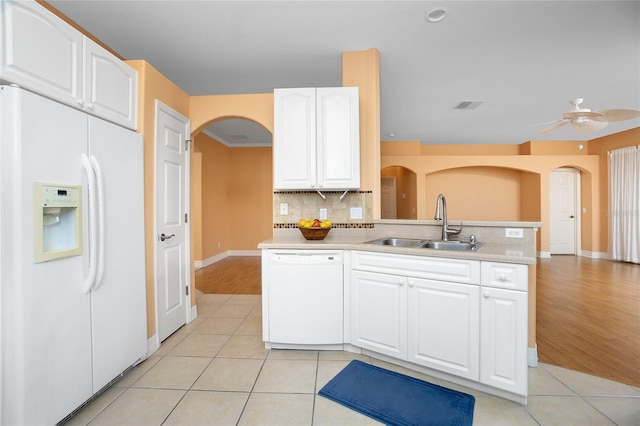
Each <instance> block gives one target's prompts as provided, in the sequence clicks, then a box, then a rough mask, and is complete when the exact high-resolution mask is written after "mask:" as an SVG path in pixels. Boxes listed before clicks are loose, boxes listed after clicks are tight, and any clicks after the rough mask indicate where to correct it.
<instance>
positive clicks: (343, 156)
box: [316, 87, 360, 189]
mask: <svg viewBox="0 0 640 426" xmlns="http://www.w3.org/2000/svg"><path fill="white" fill-rule="evenodd" d="M358 93H359V91H358V88H357V87H324V88H318V89H316V106H317V152H318V165H317V167H318V187H319V189H346V188H359V187H360V123H359V122H360V120H359V118H360V112H359V111H360V109H359V96H358Z"/></svg>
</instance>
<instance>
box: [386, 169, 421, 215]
mask: <svg viewBox="0 0 640 426" xmlns="http://www.w3.org/2000/svg"><path fill="white" fill-rule="evenodd" d="M380 187H381V196H380V204H381V205H380V207H381V208H380V213H381V214H380V216H381V218H382V219H417V217H418V215H417V203H418V200H417V197H418V194H417V175H416V173H415V172H414V171H413V170H410V169H408V168H406V167H402V166H389V167H385V168H384V169H382V170H381V172H380Z"/></svg>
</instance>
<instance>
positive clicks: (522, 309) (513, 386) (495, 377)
mask: <svg viewBox="0 0 640 426" xmlns="http://www.w3.org/2000/svg"><path fill="white" fill-rule="evenodd" d="M481 293H482V297H481V298H480V299H481V302H480V334H481V335H482V342H481V343H480V382H482V383H484V384H487V385H490V386H493V387H496V388H500V389H504V390H507V391H510V392H513V393H516V394H519V395H526V394H527V293H525V292H522V291H513V290H503V289H496V288H490V287H482V288H481Z"/></svg>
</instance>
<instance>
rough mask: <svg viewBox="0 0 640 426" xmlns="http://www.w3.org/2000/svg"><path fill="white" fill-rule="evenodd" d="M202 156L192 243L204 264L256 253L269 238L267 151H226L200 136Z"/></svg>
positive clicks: (270, 202) (269, 169)
mask: <svg viewBox="0 0 640 426" xmlns="http://www.w3.org/2000/svg"><path fill="white" fill-rule="evenodd" d="M195 141H196V146H197V150H198V151H199V152H200V153H201V155H202V173H201V194H202V196H201V198H202V209H201V216H202V219H201V220H202V230H201V233H200V235H199V236H194V238H196V239H198V240H199V241H200V244H201V245H202V252H201V254H200V257H195V258H194V259H195V260H206V259H209V258H211V257H213V256H215V255H217V254H220V253H223V252H225V251H228V250H257V245H258V243H259V242H260V241H263V240H266V239H267V238H270V237H271V236H272V234H273V223H272V221H271V217H272V205H273V184H272V158H271V157H272V155H271V147H247V148H230V147H227V146H225V145H223V144H221V143H220V142H218V141H217V140H215V139H213V138H211V137H210V136H208V135H206V134H205V133H200V134H198V135H196V137H195Z"/></svg>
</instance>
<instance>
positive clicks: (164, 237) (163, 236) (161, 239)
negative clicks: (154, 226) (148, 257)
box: [160, 234, 176, 241]
mask: <svg viewBox="0 0 640 426" xmlns="http://www.w3.org/2000/svg"><path fill="white" fill-rule="evenodd" d="M175 236H176V234H171V235H165V234H160V241H164V240H168V239H169V238H173V237H175Z"/></svg>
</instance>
